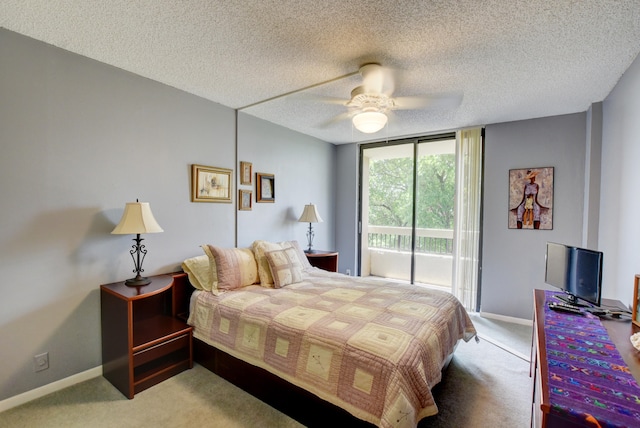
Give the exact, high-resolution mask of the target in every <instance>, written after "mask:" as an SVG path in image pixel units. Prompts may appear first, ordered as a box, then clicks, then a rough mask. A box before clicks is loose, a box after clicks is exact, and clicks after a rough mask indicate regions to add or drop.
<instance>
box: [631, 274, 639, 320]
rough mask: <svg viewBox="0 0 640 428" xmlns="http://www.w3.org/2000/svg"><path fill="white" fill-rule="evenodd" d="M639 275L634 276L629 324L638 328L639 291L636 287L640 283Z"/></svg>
mask: <svg viewBox="0 0 640 428" xmlns="http://www.w3.org/2000/svg"><path fill="white" fill-rule="evenodd" d="M639 280H640V275H636V278H635V280H634V281H633V308H632V310H631V322H632V323H634V324H635V325H637V326H638V327H640V301H639V300H640V291H639V290H638V285H639V283H640V281H639Z"/></svg>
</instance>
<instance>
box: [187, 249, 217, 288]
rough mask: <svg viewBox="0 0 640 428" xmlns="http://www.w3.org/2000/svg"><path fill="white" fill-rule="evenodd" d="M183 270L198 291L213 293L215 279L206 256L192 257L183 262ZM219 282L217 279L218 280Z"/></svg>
mask: <svg viewBox="0 0 640 428" xmlns="http://www.w3.org/2000/svg"><path fill="white" fill-rule="evenodd" d="M182 270H183V271H184V272H185V273H186V274H187V276H188V277H189V282H190V283H191V285H193V286H194V287H195V288H197V289H198V290H206V291H211V288H213V283H214V281H213V277H212V275H211V266H210V263H209V257H207V256H206V255H203V256H197V257H191V258H188V259H186V260H185V261H183V262H182ZM216 282H217V279H216Z"/></svg>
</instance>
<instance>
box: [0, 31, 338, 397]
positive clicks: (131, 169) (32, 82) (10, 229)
mask: <svg viewBox="0 0 640 428" xmlns="http://www.w3.org/2000/svg"><path fill="white" fill-rule="evenodd" d="M0 58H2V61H0V149H1V150H2V156H0V199H1V200H2V208H3V209H2V214H1V217H0V218H1V221H0V270H1V272H2V275H3V286H2V290H3V294H2V298H1V299H0V340H1V342H2V346H0V361H2V364H0V400H2V399H5V398H8V397H11V396H14V395H16V394H19V393H22V392H25V391H27V390H30V389H33V388H36V387H39V386H42V385H45V384H48V383H50V382H52V381H56V380H59V379H62V378H65V377H68V376H70V375H73V374H77V373H80V372H82V371H84V370H87V369H91V368H94V367H97V366H99V365H100V364H101V345H100V299H99V292H98V289H99V285H100V284H104V283H109V282H114V281H121V280H124V279H126V278H129V277H131V276H133V274H132V273H131V270H132V268H133V262H132V260H131V257H130V255H129V249H130V246H131V245H132V243H133V242H132V240H131V238H132V236H124V235H110V232H111V230H112V229H113V227H114V225H115V224H116V223H117V222H118V220H119V219H120V216H121V214H122V211H123V208H124V205H125V203H126V202H129V201H135V199H136V198H140V200H141V201H147V202H150V204H151V208H152V210H153V212H154V215H155V217H156V219H157V220H158V222H159V224H160V225H161V226H162V227H163V229H164V233H159V234H149V235H146V236H145V239H146V240H145V243H146V245H147V249H148V251H149V253H148V255H147V258H146V259H145V261H144V268H145V273H146V274H150V275H153V274H158V273H164V272H170V271H175V270H178V269H179V265H180V263H181V261H182V260H183V259H184V258H186V257H190V256H194V255H199V254H202V252H201V250H200V248H199V245H200V244H203V243H213V244H217V245H221V246H234V245H235V243H236V215H238V219H237V220H238V225H239V231H238V235H239V236H238V241H240V242H239V243H241V244H242V245H248V244H250V241H251V240H252V239H253V238H252V234H253V233H256V234H259V233H260V232H264V231H269V232H268V233H262V234H261V235H260V237H261V238H265V239H273V240H285V239H292V238H298V239H299V240H301V241H303V240H304V239H305V237H304V225H303V224H301V223H300V224H299V223H295V224H294V223H292V222H291V221H290V220H291V219H292V218H294V217H295V215H299V211H300V212H301V210H302V207H303V206H304V204H305V203H308V202H310V201H314V202H317V203H318V205H319V207H320V209H321V214H322V215H323V216H326V217H325V223H323V224H321V225H319V226H318V228H317V229H316V230H317V238H316V239H317V242H318V245H322V246H327V247H333V245H334V242H333V236H334V235H335V233H334V223H333V221H332V220H333V217H334V214H333V212H334V207H333V205H332V204H333V202H332V197H331V195H332V194H333V191H334V182H335V179H334V173H333V170H334V162H335V159H334V158H335V148H334V146H333V145H331V144H328V143H323V142H321V141H318V140H315V139H311V138H309V137H306V136H301V135H300V134H298V133H295V132H293V131H290V130H287V129H283V128H281V127H278V126H275V125H272V124H268V123H265V122H259V121H255V120H250V119H248V118H242V117H241V118H240V125H241V126H242V127H245V126H246V129H239V130H238V138H239V140H241V144H240V146H239V147H237V148H236V117H235V116H236V115H235V112H234V111H233V110H231V109H229V108H226V107H223V106H220V105H218V104H215V103H213V102H210V101H207V100H204V99H202V98H199V97H196V96H193V95H190V94H187V93H185V92H182V91H179V90H176V89H174V88H171V87H168V86H165V85H162V84H159V83H157V82H153V81H151V80H148V79H144V78H141V77H139V76H136V75H133V74H131V73H128V72H124V71H122V70H120V69H117V68H114V67H111V66H107V65H105V64H102V63H99V62H97V61H93V60H90V59H87V58H85V57H82V56H79V55H75V54H71V53H69V52H66V51H64V50H61V49H58V48H54V47H52V46H49V45H46V44H44V43H41V42H38V41H35V40H32V39H29V38H26V37H23V36H20V35H17V34H15V33H12V32H9V31H6V30H2V29H0ZM301 142H302V143H303V145H304V150H302V149H300V143H301ZM236 150H237V152H238V153H239V156H238V157H237V156H236ZM239 160H244V161H252V162H254V167H256V168H258V171H261V172H272V173H275V174H276V189H277V192H278V193H277V202H276V203H275V204H257V205H259V206H256V205H254V211H251V212H242V213H238V211H237V209H236V192H237V186H236V185H235V184H234V186H233V203H227V204H213V203H191V202H190V196H189V187H190V165H191V164H193V163H199V164H204V165H211V166H218V167H224V168H232V169H233V170H234V171H236V170H237V169H238V168H237V166H238V161H239ZM303 172H305V173H309V174H311V176H310V177H309V180H308V181H309V183H313V184H309V185H308V186H305V183H304V182H305V180H303V179H301V177H302V176H303V175H304V174H303ZM289 183H295V184H294V185H289ZM243 187H245V188H246V186H243ZM324 210H326V211H324ZM289 211H295V213H290V212H289ZM283 214H285V215H283ZM42 352H49V355H50V368H49V369H48V370H45V371H42V372H39V373H35V372H34V370H33V356H34V355H36V354H39V353H42Z"/></svg>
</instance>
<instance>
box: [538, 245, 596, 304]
mask: <svg viewBox="0 0 640 428" xmlns="http://www.w3.org/2000/svg"><path fill="white" fill-rule="evenodd" d="M602 260H603V254H602V252H600V251H594V250H588V249H586V248H578V247H572V246H568V245H562V244H556V243H553V242H548V243H547V257H546V269H545V282H546V283H547V284H549V285H552V286H554V287H557V288H560V289H561V290H563V291H564V292H565V293H567V294H568V297H569V300H570V302H571V303H577V300H578V299H582V300H585V301H587V302H589V303H592V304H594V305H597V306H600V297H601V291H602Z"/></svg>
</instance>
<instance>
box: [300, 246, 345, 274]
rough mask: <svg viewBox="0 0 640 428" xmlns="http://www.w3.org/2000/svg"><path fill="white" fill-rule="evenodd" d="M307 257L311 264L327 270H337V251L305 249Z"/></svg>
mask: <svg viewBox="0 0 640 428" xmlns="http://www.w3.org/2000/svg"><path fill="white" fill-rule="evenodd" d="M305 254H306V256H307V259H308V260H309V263H311V266H315V267H317V268H320V269H324V270H328V271H329V272H338V253H337V252H334V251H323V250H313V251H311V252H310V253H308V252H306V251H305Z"/></svg>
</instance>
